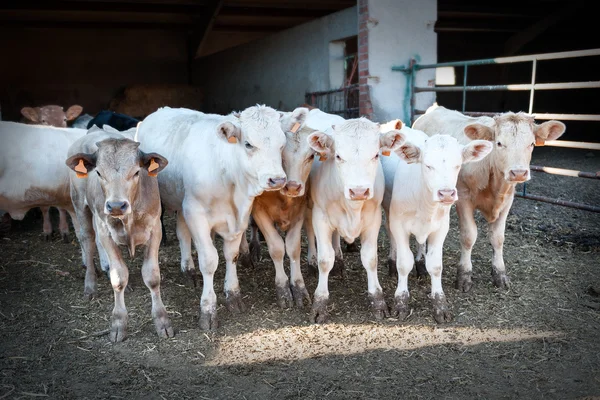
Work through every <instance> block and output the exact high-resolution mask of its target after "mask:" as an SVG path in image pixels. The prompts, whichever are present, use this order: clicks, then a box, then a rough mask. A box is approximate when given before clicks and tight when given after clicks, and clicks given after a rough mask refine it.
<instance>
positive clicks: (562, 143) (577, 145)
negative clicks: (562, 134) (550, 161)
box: [544, 140, 600, 150]
mask: <svg viewBox="0 0 600 400" xmlns="http://www.w3.org/2000/svg"><path fill="white" fill-rule="evenodd" d="M544 146H552V147H568V148H570V149H586V150H600V143H590V142H570V141H567V140H548V141H547V142H546V143H544Z"/></svg>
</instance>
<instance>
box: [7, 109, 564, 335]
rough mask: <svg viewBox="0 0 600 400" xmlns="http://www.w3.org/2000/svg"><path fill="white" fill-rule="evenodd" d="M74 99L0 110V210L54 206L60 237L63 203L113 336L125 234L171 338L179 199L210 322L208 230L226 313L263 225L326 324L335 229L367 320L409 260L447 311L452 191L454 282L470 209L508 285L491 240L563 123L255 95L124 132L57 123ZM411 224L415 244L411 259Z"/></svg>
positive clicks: (466, 257) (499, 236)
mask: <svg viewBox="0 0 600 400" xmlns="http://www.w3.org/2000/svg"><path fill="white" fill-rule="evenodd" d="M72 108H73V107H72ZM72 108H70V109H69V110H67V112H66V113H65V112H64V111H62V108H61V109H60V111H61V112H62V114H60V113H58V110H55V113H56V114H57V115H54V114H53V116H52V121H54V122H56V123H54V122H53V124H54V125H57V126H60V127H53V126H48V125H49V124H50V117H48V115H49V114H43V113H42V112H41V111H36V110H35V109H32V112H31V115H32V117H33V118H30V121H29V123H16V122H0V137H1V138H2V146H0V209H2V210H5V211H6V212H7V213H9V214H10V216H11V217H12V218H13V219H22V218H23V217H24V216H25V213H26V212H27V211H28V210H30V209H32V208H35V207H40V208H42V209H43V210H44V209H45V210H46V211H47V208H48V207H51V206H53V207H57V208H58V209H59V211H60V215H61V220H60V221H61V222H60V232H61V234H62V235H63V236H66V235H67V234H68V224H67V221H66V213H68V214H69V215H70V216H71V219H72V223H73V227H74V230H75V234H76V236H77V239H78V241H79V243H80V245H81V250H82V258H83V264H84V266H85V268H86V275H85V283H84V295H85V296H87V297H90V298H91V297H93V296H94V295H95V294H96V290H97V282H96V279H97V277H96V268H95V265H94V261H95V258H96V253H98V258H99V263H100V268H101V269H102V270H103V271H104V272H106V273H107V275H108V276H109V278H110V282H111V285H112V287H113V290H114V296H115V306H114V309H113V312H112V318H111V326H110V338H111V340H112V341H114V342H118V341H121V340H123V339H124V338H125V337H126V332H127V309H126V307H125V300H124V293H125V288H126V286H127V283H128V274H129V273H128V268H127V265H126V262H125V261H124V260H123V257H122V253H121V251H120V246H125V247H127V249H128V250H129V253H130V255H132V256H133V255H134V253H135V251H136V248H138V247H139V246H143V247H144V260H143V266H142V276H143V279H144V282H145V284H146V285H147V287H148V288H149V289H150V292H151V297H152V317H153V319H154V323H155V326H156V330H157V333H158V335H159V336H160V337H171V336H173V328H172V326H171V323H170V321H169V318H168V316H167V312H166V310H165V306H164V305H163V303H162V300H161V296H160V272H159V264H158V251H159V247H160V244H161V239H162V235H163V233H162V230H161V213H162V211H163V210H171V211H175V212H176V218H177V225H176V226H177V228H176V229H177V238H178V240H179V246H180V252H181V269H182V271H183V272H186V273H188V274H190V275H191V276H195V274H196V266H195V265H194V259H193V257H192V241H193V242H194V245H195V248H196V250H197V253H198V263H199V269H200V271H201V273H202V278H203V290H202V297H201V302H200V327H201V328H202V329H214V328H216V327H217V326H218V322H217V296H216V294H215V291H214V275H215V271H216V269H217V265H218V257H219V256H218V254H217V249H216V247H215V244H214V236H215V234H218V235H219V236H221V237H222V239H223V255H224V257H225V261H226V272H225V281H224V291H225V297H226V305H227V307H228V309H229V310H231V311H234V312H235V311H241V310H243V309H244V307H245V306H244V303H243V301H242V294H241V292H240V285H239V282H238V276H237V270H236V265H237V263H238V262H242V260H252V258H253V255H255V254H256V252H257V250H259V249H260V248H259V246H260V242H259V241H258V230H260V231H261V232H262V234H263V235H264V237H265V241H266V243H267V246H268V250H269V254H270V256H271V258H272V260H273V264H274V266H275V285H276V293H277V302H278V304H279V305H280V306H281V307H284V308H286V307H291V306H293V305H294V304H295V305H296V306H298V307H303V306H304V305H305V304H309V305H312V313H311V320H312V321H313V322H316V323H322V322H325V321H327V320H328V317H329V316H328V302H329V289H328V277H329V274H330V272H334V273H335V272H336V271H337V272H339V273H342V274H343V271H344V266H343V255H342V250H341V240H342V239H343V240H344V241H345V242H346V243H353V242H354V241H355V240H357V239H360V243H361V247H360V259H361V262H362V264H363V266H364V268H365V270H366V272H367V278H368V296H369V300H370V305H371V308H372V310H373V312H374V314H375V316H376V317H377V318H384V317H388V316H394V317H396V318H399V319H400V320H402V319H404V318H405V317H406V316H408V315H409V313H410V309H409V298H410V295H409V290H408V275H409V273H410V272H411V270H412V269H413V267H414V266H415V265H416V269H417V274H419V275H424V274H426V273H427V274H429V276H430V277H431V301H432V306H433V316H434V319H435V321H436V322H438V323H443V322H447V321H450V320H452V318H453V315H452V311H451V307H450V306H449V304H448V302H447V300H446V297H445V295H444V291H443V289H442V280H441V274H442V251H443V245H444V240H445V238H446V235H447V233H448V229H449V223H450V208H451V206H452V204H456V210H457V214H458V217H459V229H460V242H461V248H462V252H461V258H460V262H459V266H458V274H457V278H456V287H457V288H458V289H459V290H462V291H464V292H467V291H469V290H470V289H471V287H472V285H473V283H472V279H471V274H472V263H471V249H472V248H473V245H474V243H475V240H476V238H477V226H476V223H475V219H474V212H475V210H479V211H480V212H481V214H482V215H483V216H484V217H485V219H486V220H487V222H488V223H489V227H490V241H491V244H492V247H493V258H492V281H493V283H494V284H495V285H496V286H497V287H508V286H509V285H510V280H509V278H508V275H507V273H506V268H505V265H504V260H503V255H502V248H503V242H504V229H505V223H506V218H507V215H508V212H509V209H510V207H511V205H512V202H513V197H514V192H515V185H516V184H517V183H519V182H524V181H527V180H528V179H530V170H529V163H530V160H531V154H532V150H533V148H534V146H535V145H536V143H538V144H539V143H541V142H544V141H545V140H555V139H557V138H558V137H560V136H561V135H562V134H563V132H564V131H565V125H564V124H563V123H561V122H559V121H547V122H544V123H542V124H539V125H538V124H536V123H535V122H534V119H533V117H532V116H531V115H527V114H523V113H512V112H508V113H504V114H499V115H497V116H495V117H493V118H491V117H478V118H472V117H468V116H465V115H463V114H461V113H459V112H457V111H453V110H449V109H446V108H444V107H441V106H437V105H434V106H432V107H430V108H429V109H428V110H427V113H426V114H424V115H422V116H421V117H419V119H418V120H417V121H415V123H414V124H413V126H412V128H410V127H407V126H405V125H404V124H403V123H402V122H401V121H400V120H393V121H390V122H388V123H385V124H378V123H375V122H372V121H370V120H368V119H366V118H356V119H347V120H346V119H344V118H342V117H340V116H337V115H332V114H328V113H325V112H323V111H321V110H319V109H310V110H309V108H306V107H299V108H296V109H295V110H294V111H292V112H280V111H277V110H275V109H273V108H270V107H267V106H264V105H256V106H253V107H249V108H247V109H245V110H243V111H241V112H239V113H238V112H233V113H231V114H229V115H216V114H204V113H202V112H199V111H195V110H190V109H185V108H169V107H164V108H160V109H158V110H157V111H156V112H154V113H152V114H150V115H149V116H147V117H146V118H145V119H144V120H143V121H142V122H141V123H139V124H137V122H136V125H134V127H133V128H130V129H126V128H127V127H124V129H125V130H119V129H115V128H113V127H111V126H110V124H108V123H101V122H100V123H98V122H94V121H90V119H91V117H90V118H88V119H87V120H86V121H85V122H86V123H87V126H85V127H84V129H82V128H66V123H67V121H68V120H73V119H74V118H75V117H76V116H77V115H75V114H79V113H81V108H79V109H78V110H72ZM24 115H25V113H24ZM74 115H75V116H74ZM32 123H34V124H37V125H34V124H32ZM87 128H89V129H87ZM382 211H383V212H382ZM45 215H46V217H47V212H46V213H45ZM383 215H385V219H384V218H383ZM46 217H45V218H44V228H43V232H44V235H46V236H48V235H49V234H50V233H51V232H52V226H51V224H50V220H49V219H47V218H46ZM382 220H384V221H383V223H384V227H385V230H386V232H387V237H388V239H389V248H390V253H389V260H388V265H389V274H390V275H393V276H397V278H398V285H397V289H396V292H395V296H394V297H395V300H394V305H393V306H392V307H391V309H390V308H389V307H388V305H387V304H386V302H385V300H384V296H383V293H382V288H381V285H380V283H379V280H378V276H377V267H378V260H377V242H378V235H379V231H380V228H381V223H382ZM250 222H252V223H250ZM249 225H250V227H251V228H252V229H251V230H252V234H251V241H250V244H249V243H248V241H247V239H246V230H247V228H248V227H249ZM302 228H304V231H305V233H306V237H307V240H308V255H307V259H308V263H309V266H310V267H311V269H313V270H316V271H317V272H318V285H317V288H316V290H315V292H314V294H313V295H312V299H311V296H310V295H309V293H308V291H307V289H306V286H305V284H304V279H303V276H302V272H301V265H300V264H301V256H300V253H301V235H302ZM282 232H285V235H284V237H282ZM411 237H414V238H415V239H416V241H417V243H418V254H417V255H416V257H415V256H414V255H413V253H412V251H411V248H410V238H411ZM285 254H287V255H288V257H289V260H290V277H289V278H288V275H287V274H286V272H285V269H284V262H283V259H284V255H285ZM415 261H416V262H415Z"/></svg>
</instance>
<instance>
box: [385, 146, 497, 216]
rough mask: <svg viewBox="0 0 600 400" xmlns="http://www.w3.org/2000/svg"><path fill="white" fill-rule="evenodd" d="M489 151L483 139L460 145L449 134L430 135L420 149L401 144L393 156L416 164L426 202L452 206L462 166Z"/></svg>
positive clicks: (456, 198) (490, 148) (456, 197)
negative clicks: (425, 189)
mask: <svg viewBox="0 0 600 400" xmlns="http://www.w3.org/2000/svg"><path fill="white" fill-rule="evenodd" d="M491 151H492V143H491V142H489V141H487V140H473V141H472V142H470V143H469V144H468V145H466V146H463V145H462V144H460V143H458V141H457V140H456V139H455V138H453V137H452V136H450V135H433V136H431V137H430V138H428V139H427V140H425V143H423V144H421V145H420V146H418V145H416V144H413V143H411V142H410V141H407V142H405V143H404V144H403V145H402V146H400V148H399V149H398V150H397V151H396V154H398V156H399V157H400V158H402V159H403V160H404V161H406V162H407V163H408V164H412V163H420V165H421V182H423V184H424V185H425V187H426V188H427V192H429V193H430V194H431V198H430V200H431V201H433V202H440V203H442V204H444V205H452V204H453V203H454V202H455V201H456V200H458V196H457V193H456V181H457V180H458V173H459V172H460V167H461V166H462V164H466V163H469V162H473V161H479V160H481V159H482V158H484V157H485V156H487V155H488V154H489V153H490V152H491Z"/></svg>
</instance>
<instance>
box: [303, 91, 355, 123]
mask: <svg viewBox="0 0 600 400" xmlns="http://www.w3.org/2000/svg"><path fill="white" fill-rule="evenodd" d="M358 97H359V89H358V84H354V85H349V86H346V87H343V88H341V89H333V90H324V91H321V92H310V93H306V95H305V100H304V101H305V102H306V104H310V105H311V106H313V107H316V108H318V109H320V110H323V111H325V112H327V113H330V114H338V115H340V116H342V117H344V118H346V119H347V118H358V116H359V109H358V105H359V104H358V99H359V98H358Z"/></svg>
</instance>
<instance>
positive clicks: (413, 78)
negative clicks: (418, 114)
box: [408, 58, 417, 125]
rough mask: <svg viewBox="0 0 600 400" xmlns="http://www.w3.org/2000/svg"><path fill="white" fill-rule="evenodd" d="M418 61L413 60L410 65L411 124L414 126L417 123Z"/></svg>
mask: <svg viewBox="0 0 600 400" xmlns="http://www.w3.org/2000/svg"><path fill="white" fill-rule="evenodd" d="M416 65H417V60H415V59H414V58H411V59H410V61H409V63H408V68H409V69H410V71H409V74H410V79H409V80H408V81H409V82H410V119H409V121H410V124H411V125H412V124H413V123H414V122H415V109H416V104H417V94H416V93H415V81H416V76H415V75H416V73H417V68H416Z"/></svg>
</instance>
